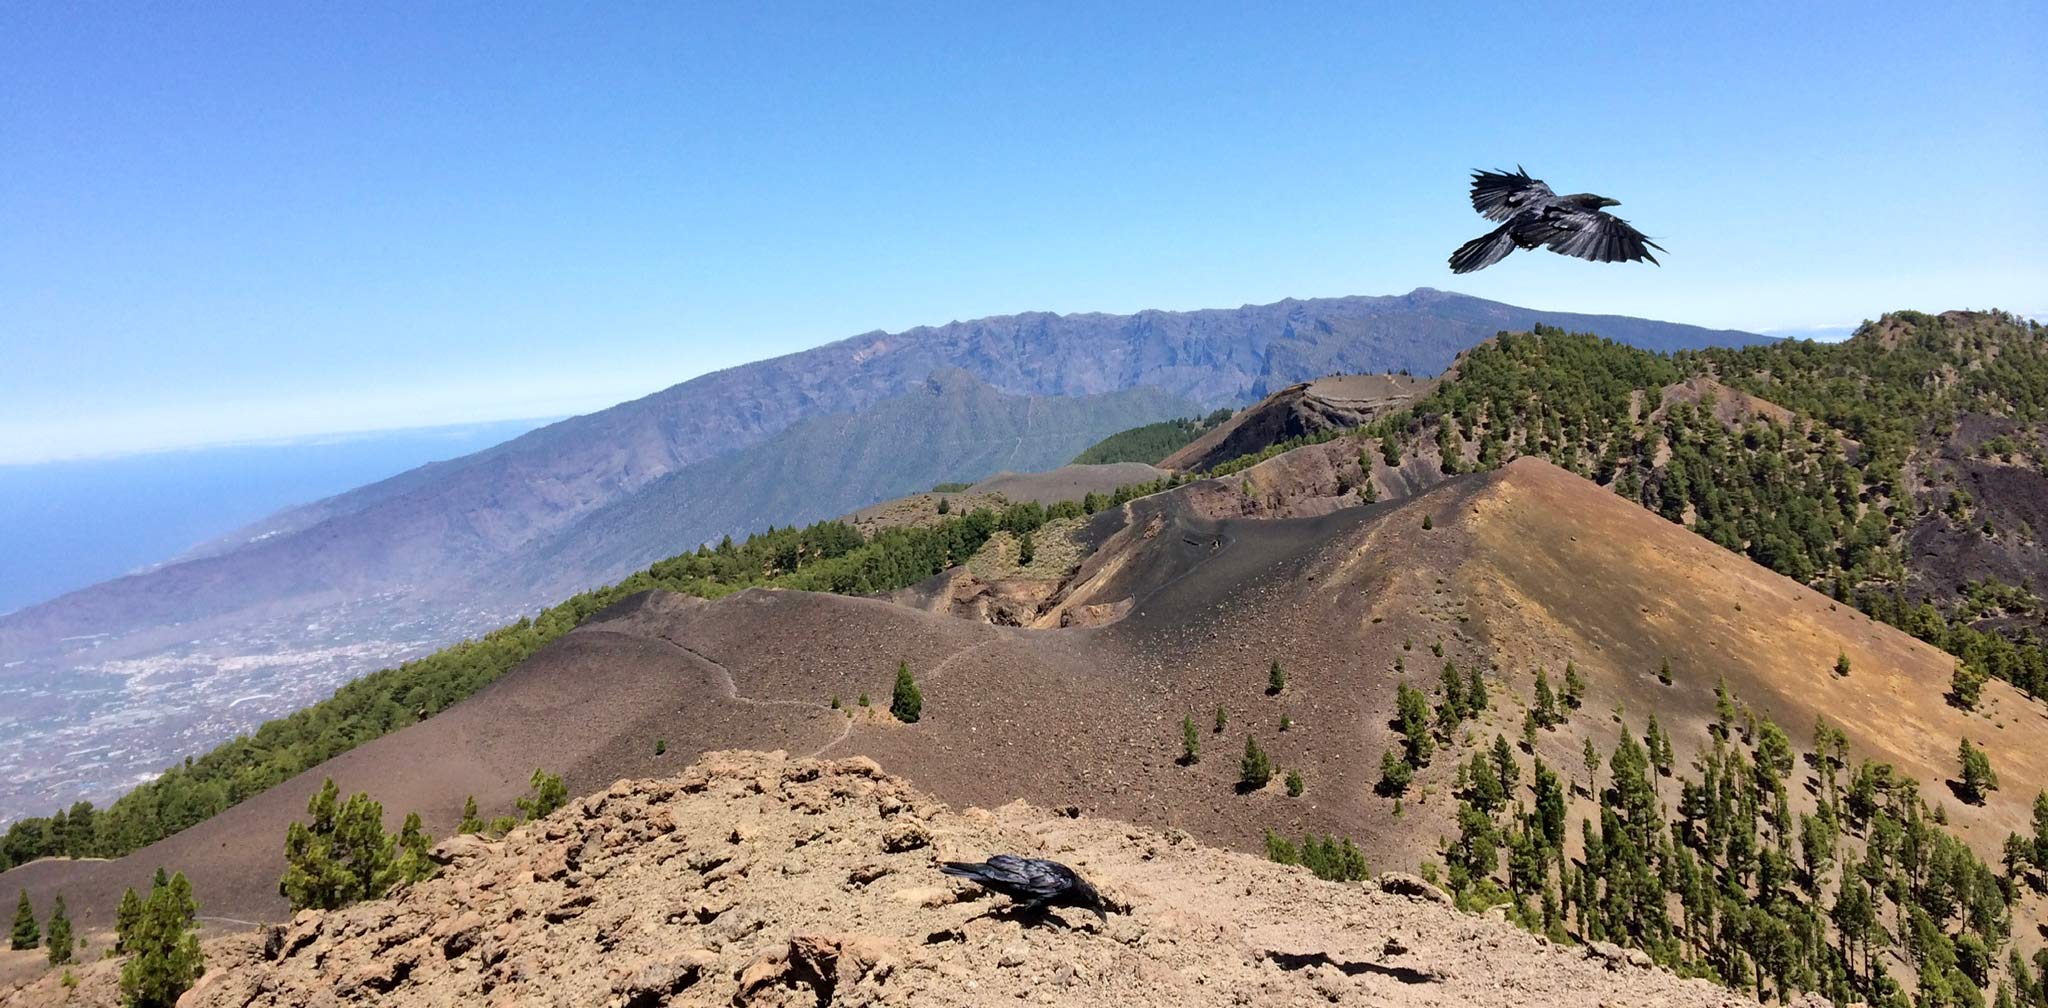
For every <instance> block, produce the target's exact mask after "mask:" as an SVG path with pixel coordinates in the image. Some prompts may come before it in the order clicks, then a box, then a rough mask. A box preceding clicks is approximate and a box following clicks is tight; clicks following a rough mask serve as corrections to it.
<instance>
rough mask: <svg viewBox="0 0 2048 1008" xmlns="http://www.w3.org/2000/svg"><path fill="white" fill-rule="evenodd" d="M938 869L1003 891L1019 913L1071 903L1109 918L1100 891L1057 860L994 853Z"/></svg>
mask: <svg viewBox="0 0 2048 1008" xmlns="http://www.w3.org/2000/svg"><path fill="white" fill-rule="evenodd" d="M939 870H940V871H942V872H945V873H946V874H948V875H952V876H955V877H958V878H964V879H972V880H974V881H975V882H978V883H980V884H981V885H982V887H983V888H985V889H988V890H990V891H993V892H999V893H1002V894H1003V895H1005V896H1008V897H1010V901H1011V903H1012V905H1013V906H1014V908H1015V909H1016V911H1017V912H1019V913H1036V912H1038V911H1040V910H1045V909H1048V908H1050V907H1060V906H1070V907H1077V908H1079V909H1082V910H1093V911H1095V915H1096V916H1098V917H1101V918H1103V919H1104V920H1107V919H1108V915H1107V914H1106V913H1105V912H1104V909H1103V902H1102V894H1101V893H1098V892H1096V891H1095V887H1094V886H1092V885H1089V884H1088V881H1087V880H1086V879H1084V878H1082V877H1081V876H1080V875H1078V874H1076V873H1075V871H1074V870H1073V869H1072V868H1069V867H1067V866H1066V865H1063V864H1061V863H1059V862H1058V861H1047V860H1045V859H1043V858H1028V857H1018V856H1016V855H1015V854H997V855H996V856H994V857H992V858H989V859H988V860H987V861H979V862H976V861H947V862H945V863H943V864H941V865H939Z"/></svg>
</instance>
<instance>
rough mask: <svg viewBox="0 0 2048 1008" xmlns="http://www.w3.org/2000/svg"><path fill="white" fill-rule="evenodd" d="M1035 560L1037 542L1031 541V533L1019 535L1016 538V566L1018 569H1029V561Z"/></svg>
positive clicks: (1036, 556)
mask: <svg viewBox="0 0 2048 1008" xmlns="http://www.w3.org/2000/svg"><path fill="white" fill-rule="evenodd" d="M1037 558H1038V541H1037V540H1035V539H1033V538H1031V533H1029V532H1026V533H1024V534H1023V535H1021V536H1018V537H1017V566H1019V567H1029V566H1031V561H1033V560H1035V559H1037Z"/></svg>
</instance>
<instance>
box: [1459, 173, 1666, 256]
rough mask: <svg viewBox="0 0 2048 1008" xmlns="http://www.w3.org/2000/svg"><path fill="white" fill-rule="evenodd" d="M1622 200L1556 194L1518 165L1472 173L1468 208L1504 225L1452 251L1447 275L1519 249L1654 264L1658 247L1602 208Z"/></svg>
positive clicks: (1619, 202) (1575, 194)
mask: <svg viewBox="0 0 2048 1008" xmlns="http://www.w3.org/2000/svg"><path fill="white" fill-rule="evenodd" d="M1620 205H1621V201H1619V200H1611V199H1608V198H1607V197H1605V196H1595V195H1593V194H1592V193H1573V194H1571V195H1570V196H1559V195H1558V194H1556V193H1555V192H1552V191H1551V189H1550V187H1549V186H1548V185H1545V184H1544V183H1543V180H1542V179H1536V178H1530V177H1529V173H1528V172H1527V171H1524V170H1523V169H1522V168H1521V167H1520V166H1519V165H1518V166H1516V168H1515V170H1514V172H1513V173H1512V174H1510V173H1508V172H1490V171H1481V172H1473V173H1472V209H1474V210H1477V211H1479V214H1480V216H1482V217H1485V218H1486V219H1487V220H1491V221H1506V223H1504V224H1502V225H1501V226H1500V227H1498V228H1495V229H1493V230H1492V231H1489V232H1487V233H1486V234H1483V235H1480V236H1479V237H1477V238H1474V239H1472V240H1471V241H1468V242H1466V243H1465V244H1463V245H1460V246H1458V251H1456V252H1453V253H1451V272H1453V273H1470V272H1472V271H1473V270H1481V269H1485V268H1486V267H1488V266H1491V265H1493V264H1494V263H1497V262H1499V261H1501V260H1502V259H1505V258H1507V255H1508V253H1510V252H1513V251H1514V250H1516V249H1518V248H1525V249H1532V248H1535V247H1537V246H1539V245H1540V246H1542V247H1544V248H1547V249H1549V250H1550V251H1552V252H1558V253H1562V254H1564V255H1568V256H1577V257H1578V258H1580V259H1591V260H1593V261H1594V262H1640V261H1645V260H1647V261H1648V262H1650V263H1651V264H1652V265H1655V264H1656V262H1657V257H1656V256H1653V255H1651V254H1650V252H1649V250H1650V249H1656V250H1657V251H1659V252H1662V251H1664V247H1663V246H1662V245H1659V244H1657V243H1656V242H1653V241H1651V240H1649V239H1648V238H1645V237H1643V233H1642V232H1641V231H1637V230H1636V229H1635V228H1632V227H1630V226H1629V223H1628V222H1627V221H1625V220H1622V219H1621V218H1619V217H1616V216H1614V215H1613V214H1610V213H1607V212H1606V211H1605V210H1602V209H1601V208H1602V207H1611V206H1620Z"/></svg>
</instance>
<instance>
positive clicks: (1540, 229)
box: [1524, 206, 1664, 266]
mask: <svg viewBox="0 0 2048 1008" xmlns="http://www.w3.org/2000/svg"><path fill="white" fill-rule="evenodd" d="M1524 234H1525V235H1526V236H1527V237H1530V238H1533V239H1535V240H1536V241H1539V242H1542V243H1543V247H1544V248H1547V249H1549V250H1550V251H1552V252H1557V253H1559V254H1562V255H1568V256H1577V257H1578V258H1580V259H1591V260H1592V261H1594V262H1640V261H1644V260H1647V261H1648V262H1649V263H1650V264H1651V265H1653V266H1654V265H1658V263H1657V257H1656V256H1653V255H1651V254H1650V251H1649V250H1650V249H1656V250H1657V251H1659V252H1662V251H1664V246H1662V245H1659V244H1657V243H1656V242H1653V241H1651V240H1650V239H1648V238H1645V237H1643V233H1642V232H1641V231H1638V230H1636V229H1635V228H1633V227H1630V226H1629V223H1628V222H1627V221H1625V220H1622V219H1621V218H1619V217H1616V216H1614V215H1613V214H1611V213H1607V212H1606V211H1603V210H1588V209H1584V208H1580V207H1570V206H1554V207H1551V208H1549V209H1548V210H1546V211H1545V212H1544V214H1543V218H1542V220H1541V221H1540V222H1539V223H1535V224H1532V225H1531V226H1530V227H1529V228H1528V229H1527V230H1526V231H1525V232H1524Z"/></svg>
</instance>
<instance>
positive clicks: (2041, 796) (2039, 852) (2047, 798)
mask: <svg viewBox="0 0 2048 1008" xmlns="http://www.w3.org/2000/svg"><path fill="white" fill-rule="evenodd" d="M2034 863H2035V864H2037V865H2040V866H2041V868H2042V870H2043V871H2048V792H2036V793H2035V794H2034ZM2042 981H2043V983H2048V977H2043V978H2042Z"/></svg>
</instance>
